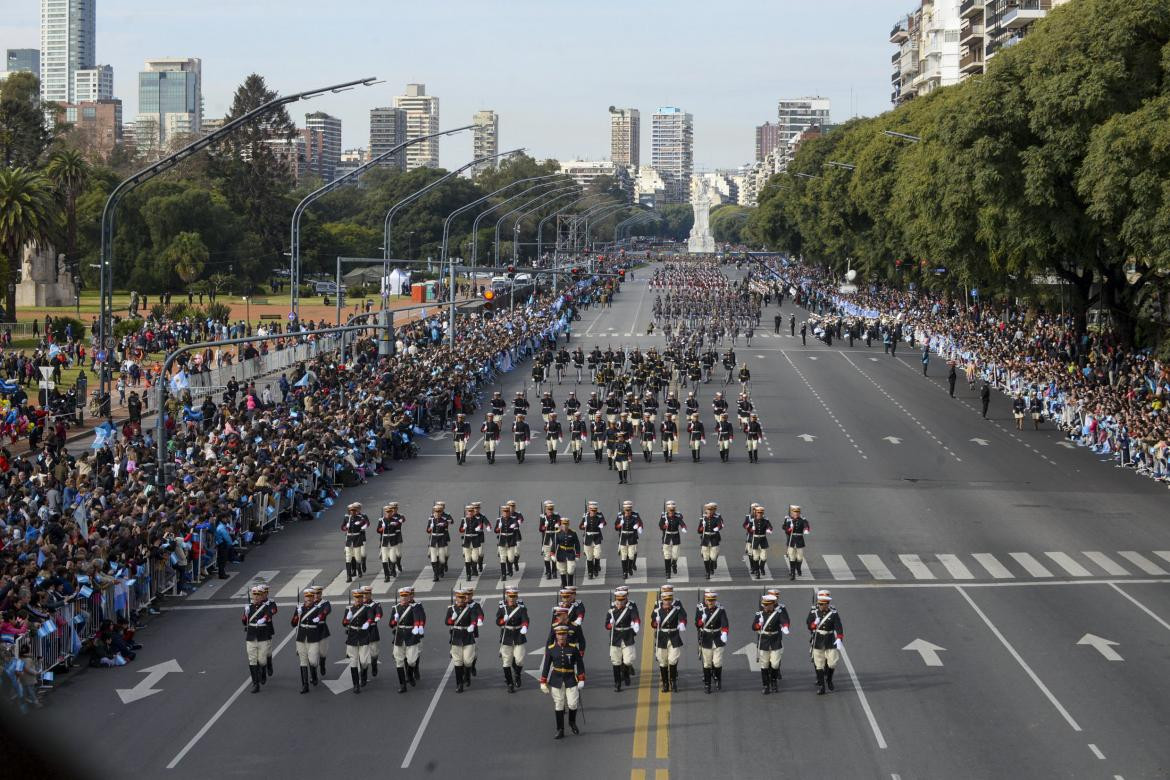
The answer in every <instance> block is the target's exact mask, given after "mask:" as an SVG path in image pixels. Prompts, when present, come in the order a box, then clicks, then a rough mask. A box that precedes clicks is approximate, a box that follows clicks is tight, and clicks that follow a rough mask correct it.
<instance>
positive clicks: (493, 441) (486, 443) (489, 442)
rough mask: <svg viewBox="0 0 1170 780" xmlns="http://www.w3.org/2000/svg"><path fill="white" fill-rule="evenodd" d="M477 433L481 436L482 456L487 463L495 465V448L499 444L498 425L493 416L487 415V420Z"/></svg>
mask: <svg viewBox="0 0 1170 780" xmlns="http://www.w3.org/2000/svg"><path fill="white" fill-rule="evenodd" d="M479 432H480V433H482V434H483V454H484V455H485V456H486V457H487V462H488V463H495V462H496V447H497V446H499V443H500V424H499V423H498V422H497V421H496V415H495V414H493V413H491V412H488V413H487V419H485V420H484V422H483V425H481V426H479Z"/></svg>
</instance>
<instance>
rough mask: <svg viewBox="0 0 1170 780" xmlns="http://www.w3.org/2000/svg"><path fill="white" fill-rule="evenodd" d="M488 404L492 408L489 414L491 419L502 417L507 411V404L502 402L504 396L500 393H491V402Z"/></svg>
mask: <svg viewBox="0 0 1170 780" xmlns="http://www.w3.org/2000/svg"><path fill="white" fill-rule="evenodd" d="M489 403H490V404H491V407H492V410H491V412H489V414H491V415H492V416H493V417H503V416H504V412H505V411H507V409H508V402H507V401H505V400H504V396H503V394H501V393H500V391H499V390H497V391H496V392H494V393H492V400H491V401H490V402H489ZM481 433H482V431H481Z"/></svg>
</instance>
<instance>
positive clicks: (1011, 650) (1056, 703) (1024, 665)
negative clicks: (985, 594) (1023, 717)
mask: <svg viewBox="0 0 1170 780" xmlns="http://www.w3.org/2000/svg"><path fill="white" fill-rule="evenodd" d="M954 588H955V590H957V591H958V592H959V595H960V596H962V597H963V598H964V599H966V601H967V603H968V604H970V605H971V609H973V610H975V614H976V615H978V616H979V617H980V619H982V620H983V623H984V624H985V625H986V626H987V628H988V629H989V630H990V631H991V633H992V634H994V635H995V637H996V639H998V640H999V641H1000V644H1002V645H1003V646H1004V649H1005V650H1007V651H1008V654H1009V655H1011V657H1012V658H1014V659H1016V663H1018V664H1019V665H1020V668H1021V669H1023V670H1024V672H1025V674H1027V675H1028V677H1030V678H1031V680H1032V682H1033V683H1035V684H1036V687H1037V688H1039V689H1040V692H1041V693H1042V694H1044V697H1045V698H1047V699H1048V701H1049V702H1050V703H1051V704H1052V706H1053V707H1055V708H1056V711H1057V712H1059V713H1060V715H1061V717H1063V718H1064V720H1065V722H1066V723H1067V724H1068V725H1069V726H1070V727H1071V728H1072V730H1073V731H1081V726H1080V724H1079V723H1077V722H1076V721H1075V720H1074V719H1073V716H1072V715H1070V714H1069V711H1068V710H1066V709H1065V708H1064V705H1063V704H1061V703H1060V700H1059V699H1057V698H1056V696H1054V695H1053V693H1052V691H1050V690H1048V686H1047V685H1045V684H1044V681H1043V680H1041V679H1040V677H1039V676H1038V675H1037V674H1036V673H1035V672H1034V671H1032V667H1030V666H1028V662H1027V661H1025V660H1024V659H1023V657H1022V656H1021V655H1020V654H1019V652H1017V651H1016V648H1015V646H1014V645H1012V643H1011V642H1009V641H1008V640H1007V637H1005V636H1004V635H1003V634H1002V633H1000V630H999V629H998V628H997V627H996V625H995V624H994V623H992V622H991V618H989V617H987V614H986V613H984V611H983V610H982V609H980V608H979V605H978V604H976V603H975V600H974V599H973V598H971V596H970V595H968V593H967V591H965V590H963V587H962V586H960V585H955V586H954Z"/></svg>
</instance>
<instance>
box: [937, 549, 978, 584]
mask: <svg viewBox="0 0 1170 780" xmlns="http://www.w3.org/2000/svg"><path fill="white" fill-rule="evenodd" d="M938 562H939V563H941V564H942V565H943V566H944V567H945V568H946V570H947V572H948V573H949V574H950V575H951V576H952V577H954V578H955V579H956V580H973V579H975V575H974V574H972V573H971V570H970V569H968V568H967V566H966V564H964V563H963V562H962V561H961V560H959V556H957V555H952V554H950V553H939V554H938Z"/></svg>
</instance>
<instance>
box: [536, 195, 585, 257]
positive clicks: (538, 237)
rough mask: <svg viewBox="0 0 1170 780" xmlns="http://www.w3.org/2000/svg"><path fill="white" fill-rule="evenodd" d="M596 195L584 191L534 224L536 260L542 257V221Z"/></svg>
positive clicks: (556, 215) (557, 215)
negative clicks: (583, 193)
mask: <svg viewBox="0 0 1170 780" xmlns="http://www.w3.org/2000/svg"><path fill="white" fill-rule="evenodd" d="M596 197H598V195H597V194H596V193H586V194H585V195H582V196H581V197H579V198H577V199H576V200H574V201H572V202H571V203H566V204H565V205H564V206H562V207H561V208H559V209H557V210H556V211H554V212H553V213H551V214H549V215H548V216H547V217H545V218H544V219H542V220H540V223H539V224H538V225H537V226H536V259H537V260H539V259H540V258H542V257H544V223H545V222H548V221H549V220H550V219H552V218H553V217H559V216H560V215H561V214H563V213H565V212H566V211H568V210H569V209H571V208H573V207H574V206H576V205H577V204H578V203H580V202H581V201H583V200H587V199H588V198H596Z"/></svg>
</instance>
